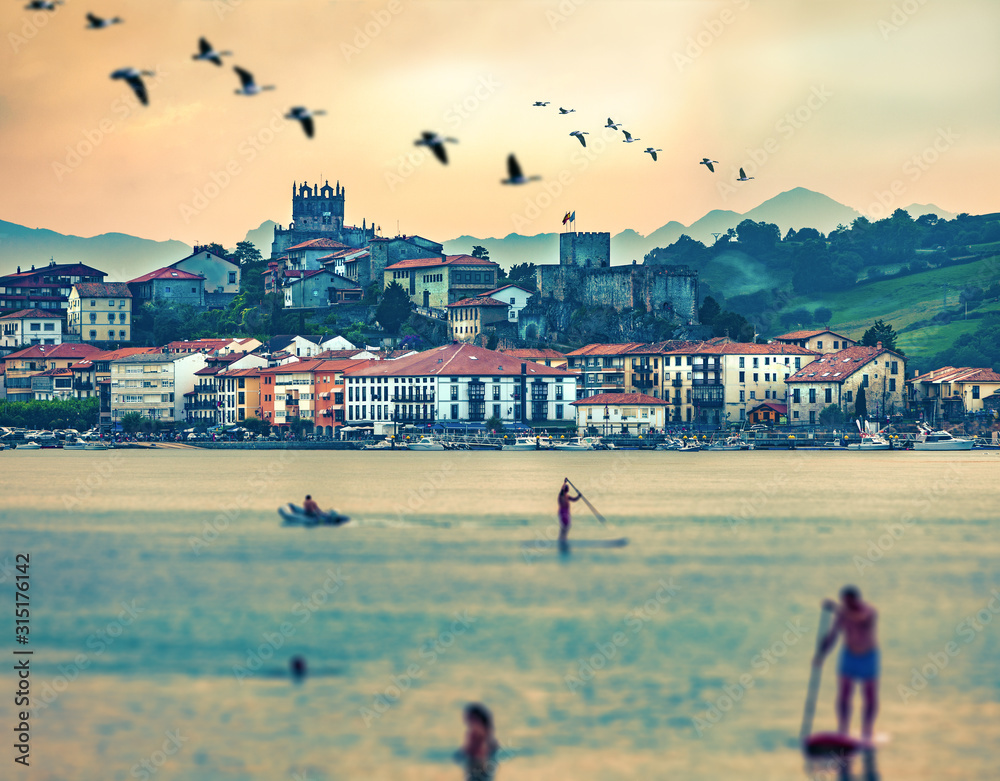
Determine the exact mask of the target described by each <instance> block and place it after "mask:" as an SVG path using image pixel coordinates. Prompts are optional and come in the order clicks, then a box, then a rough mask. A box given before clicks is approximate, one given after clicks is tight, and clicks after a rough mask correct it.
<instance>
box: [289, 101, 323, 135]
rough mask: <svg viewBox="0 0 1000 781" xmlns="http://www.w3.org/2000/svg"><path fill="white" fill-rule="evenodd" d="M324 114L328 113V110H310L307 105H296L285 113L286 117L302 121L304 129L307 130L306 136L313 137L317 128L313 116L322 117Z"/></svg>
mask: <svg viewBox="0 0 1000 781" xmlns="http://www.w3.org/2000/svg"><path fill="white" fill-rule="evenodd" d="M324 114H326V112H325V111H323V110H322V109H320V110H319V111H310V110H309V109H307V108H306V107H305V106H295V107H293V108H292V110H291V111H289V112H288V113H287V114H285V119H297V120H298V121H299V122H301V123H302V129H303V130H304V131H305V133H306V136H307V137H309V138H312V137H313V131H314V129H315V123H314V122H313V117H321V116H323V115H324Z"/></svg>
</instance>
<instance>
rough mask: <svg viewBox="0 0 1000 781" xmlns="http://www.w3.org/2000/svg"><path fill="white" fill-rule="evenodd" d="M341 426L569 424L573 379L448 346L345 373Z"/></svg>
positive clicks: (382, 429)
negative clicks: (494, 422) (492, 421)
mask: <svg viewBox="0 0 1000 781" xmlns="http://www.w3.org/2000/svg"><path fill="white" fill-rule="evenodd" d="M346 381H347V400H346V403H347V422H348V425H351V426H363V427H371V428H373V430H374V432H375V433H376V434H387V433H393V432H394V431H396V430H397V429H396V427H397V426H399V425H407V424H409V425H418V426H432V425H434V424H439V423H440V424H443V425H448V424H470V423H471V424H478V425H484V424H485V422H486V421H487V420H489V419H490V418H495V419H497V420H499V421H501V422H502V423H503V424H506V425H510V424H516V423H520V424H526V425H530V426H534V427H541V428H546V427H551V426H566V425H572V424H574V423H575V420H576V415H575V413H574V410H573V408H572V406H571V405H572V403H573V402H574V401H576V398H577V396H576V376H575V375H574V374H573V373H571V372H568V371H564V370H562V369H556V368H555V367H552V366H544V365H542V364H539V363H534V362H533V361H525V360H519V359H517V358H513V357H511V356H510V355H508V354H506V353H501V352H496V351H494V350H487V349H485V348H482V347H476V346H475V345H471V344H450V345H445V346H444V347H436V348H433V349H431V350H425V351H424V352H421V353H417V354H416V355H411V356H409V357H407V358H398V359H396V360H393V361H374V362H370V363H368V364H367V365H365V366H363V367H361V368H358V369H352V370H351V371H350V372H348V374H347V376H346Z"/></svg>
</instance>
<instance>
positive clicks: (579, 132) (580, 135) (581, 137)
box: [570, 130, 590, 146]
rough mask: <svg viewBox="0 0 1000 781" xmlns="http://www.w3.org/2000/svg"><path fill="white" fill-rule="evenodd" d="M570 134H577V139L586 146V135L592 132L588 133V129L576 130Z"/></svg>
mask: <svg viewBox="0 0 1000 781" xmlns="http://www.w3.org/2000/svg"><path fill="white" fill-rule="evenodd" d="M570 135H571V136H576V140H577V141H579V142H580V143H581V144H583V145H584V146H586V145H587V139H586V138H584V136H589V135H590V133H588V132H587V131H586V130H574V131H573V132H572V133H570Z"/></svg>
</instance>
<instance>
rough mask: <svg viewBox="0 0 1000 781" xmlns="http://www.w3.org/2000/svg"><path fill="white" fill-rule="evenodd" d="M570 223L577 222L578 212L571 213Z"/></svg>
mask: <svg viewBox="0 0 1000 781" xmlns="http://www.w3.org/2000/svg"><path fill="white" fill-rule="evenodd" d="M569 221H570V222H576V212H575V211H574V212H570V215H569Z"/></svg>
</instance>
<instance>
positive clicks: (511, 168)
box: [500, 154, 542, 184]
mask: <svg viewBox="0 0 1000 781" xmlns="http://www.w3.org/2000/svg"><path fill="white" fill-rule="evenodd" d="M507 175H508V177H509V178H508V179H501V180H500V184H527V183H528V182H534V181H536V180H538V179H541V178H542V177H540V176H525V175H524V174H523V173H522V172H521V166H520V165H519V164H518V162H517V158H516V157H514V155H513V154H511V155H510V156H509V157H508V158H507Z"/></svg>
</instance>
